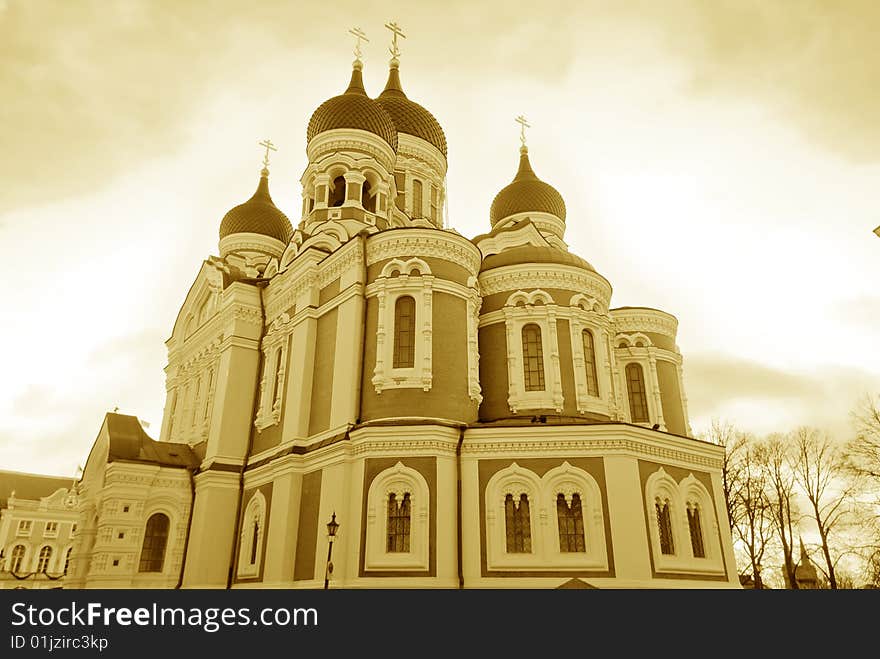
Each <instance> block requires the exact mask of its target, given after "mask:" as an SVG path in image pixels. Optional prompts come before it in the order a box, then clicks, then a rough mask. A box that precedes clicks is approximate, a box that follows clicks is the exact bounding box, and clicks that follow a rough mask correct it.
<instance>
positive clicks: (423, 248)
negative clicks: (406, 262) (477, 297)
mask: <svg viewBox="0 0 880 659" xmlns="http://www.w3.org/2000/svg"><path fill="white" fill-rule="evenodd" d="M411 256H418V257H422V258H424V257H429V258H437V259H443V260H444V261H449V262H450V263H455V264H456V265H460V266H464V267H465V268H467V270H468V272H470V273H471V274H473V275H476V274H477V273H478V272H479V270H480V261H481V257H480V250H478V249H477V248H476V247H475V246H474V245H473V244H472V243H471V242H470V241H469V240H467V239H466V238H463V237H462V236H459V235H457V234H454V233H450V232H448V231H444V230H443V229H406V230H403V231H394V230H391V231H383V232H380V233H376V234H374V235H372V236H370V237H369V238H367V265H373V264H374V263H378V262H379V261H384V260H385V259H393V258H398V257H411Z"/></svg>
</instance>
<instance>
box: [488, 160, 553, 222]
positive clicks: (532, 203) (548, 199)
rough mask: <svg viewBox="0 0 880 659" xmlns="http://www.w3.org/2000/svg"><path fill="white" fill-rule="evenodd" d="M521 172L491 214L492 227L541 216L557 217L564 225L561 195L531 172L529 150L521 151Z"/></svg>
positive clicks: (503, 189) (504, 192) (491, 210)
mask: <svg viewBox="0 0 880 659" xmlns="http://www.w3.org/2000/svg"><path fill="white" fill-rule="evenodd" d="M519 152H520V156H519V170H518V171H517V172H516V176H515V177H514V178H513V181H512V182H511V183H510V184H509V185H507V186H506V187H504V188H502V189H501V192H499V193H498V194H497V195H495V200H494V201H493V202H492V208H491V209H490V210H489V223H490V224H491V225H492V226H495V223H496V222H498V221H500V220H503V219H504V218H505V217H510V216H511V215H514V214H516V213H528V212H533V213H535V212H541V213H550V214H551V215H555V216H556V217H558V218H559V219H560V220H562V221H565V202H564V201H563V200H562V195H561V194H559V192H558V191H557V190H556V188H554V187H553V186H552V185H550V184H549V183H544V181H542V180H541V179H539V178H538V177H537V176H536V175H535V172H534V171H533V170H532V165H531V164H530V163H529V149H528V147H525V146H523V147H520V150H519Z"/></svg>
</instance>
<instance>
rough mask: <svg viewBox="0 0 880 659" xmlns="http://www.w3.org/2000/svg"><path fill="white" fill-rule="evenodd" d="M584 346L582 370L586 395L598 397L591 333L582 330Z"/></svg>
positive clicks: (597, 381)
mask: <svg viewBox="0 0 880 659" xmlns="http://www.w3.org/2000/svg"><path fill="white" fill-rule="evenodd" d="M581 337H582V339H583V344H584V368H585V369H586V375H587V393H588V394H589V395H590V396H598V395H599V380H598V379H597V378H596V350H595V346H594V343H593V333H592V332H590V330H584V331H583V333H582V335H581Z"/></svg>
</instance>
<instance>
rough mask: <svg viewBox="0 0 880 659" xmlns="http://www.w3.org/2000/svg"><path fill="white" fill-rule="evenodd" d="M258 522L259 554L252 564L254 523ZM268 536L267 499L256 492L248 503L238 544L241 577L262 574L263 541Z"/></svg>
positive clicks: (258, 491)
mask: <svg viewBox="0 0 880 659" xmlns="http://www.w3.org/2000/svg"><path fill="white" fill-rule="evenodd" d="M254 522H257V524H258V527H257V553H256V561H255V562H254V563H251V562H250V556H251V553H252V551H253V541H254V535H253V531H252V529H253V523H254ZM265 535H266V497H265V496H263V493H262V492H261V491H260V490H257V491H256V492H254V494H253V496H251V498H250V501H248V505H247V508H245V511H244V515H243V516H242V524H241V530H240V531H239V542H238V570H237V574H238V576H239V577H256V576H258V575H259V574H260V567H261V566H262V564H263V541H264V539H265Z"/></svg>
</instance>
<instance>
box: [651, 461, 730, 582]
mask: <svg viewBox="0 0 880 659" xmlns="http://www.w3.org/2000/svg"><path fill="white" fill-rule="evenodd" d="M661 467H662V468H663V470H664V471H665V472H666V473H668V474H669V475H670V476H671V477H672V478H673V479H674V480H675V481H676V482H677V483H680V482H681V481H682V480H683V479H684V478H686V477H687V476H688V475H690V474H693V476H694V478H696V479H697V480H698V481H699V482H700V483H701V484H702V485H703V486H704V487H705V488H706V489H707V490H708V491H709V495H710V496H711V497H712V501H713V503H715V507H716V519H717V522H718V527H717V529H716V530H715V532H716V534H717V535H718V541H719V542H720V544H721V547H722V548H724V547H725V544H731V543H732V540H731V538H730V535H729V534H728V535H727V538H725V537H724V534H723V533H722V529H725V528H727V517H726V513H725V514H724V517H720V516H718V514H717V509H718V507H719V506H718V499H719V497H723V496H724V495H723V494H721V493H720V491H718V490H716V489H715V487H714V485H713V482H712V481H713V479H712V476H711V474H709V473H708V472H705V471H700V470H694V469H689V468H685V467H680V466H676V465H669V464H661V463H659V462H653V461H649V460H639V461H638V469H639V481H640V485H641V493H642V500H643V501H644V500H645V497H646V484H647V481H648V478H650V476H651V475H652V474H654V473H655V472H656V471H657V470H658V469H660V468H661ZM716 492H717V493H716ZM642 510H643V511H644V524H645V536H646V538H650V536H649V534H650V528H651V527H650V524H649V522H648V515H649V514H651V513H652V512H653V511H650V510H649V509H648V507H647V506H646V505H643V506H642ZM709 532H711V531H710V530H709V529H706V528H704V529H703V533H709ZM648 542H649V543H650V539H649V540H648ZM648 558H649V559H650V562H651V576H652V577H653V578H654V579H678V580H685V579H701V580H708V581H716V582H717V581H727V580H728V579H729V578H730V576H729V575H727V574H726V573H727V572H728V571H729V570H731V564H730V563H729V562H728V561H729V557H728V556H727V555H726V552H724V554H723V559H724V571H725V574H721V575H707V574H699V573H694V574H681V573H670V572H660V571H658V570H657V569H656V567H655V565H654V557H653V554H652V553H651V552H650V551H649V552H648ZM732 571H733V572H734V573H735V572H736V563H733V564H732ZM733 576H734V577H735V576H736V575H735V574H733ZM736 583H737V584H739V580H738V579H737V580H736Z"/></svg>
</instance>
